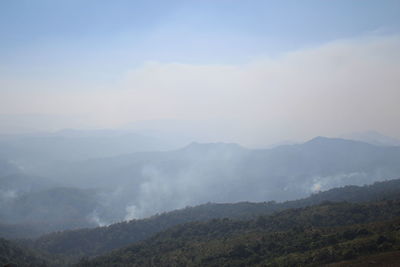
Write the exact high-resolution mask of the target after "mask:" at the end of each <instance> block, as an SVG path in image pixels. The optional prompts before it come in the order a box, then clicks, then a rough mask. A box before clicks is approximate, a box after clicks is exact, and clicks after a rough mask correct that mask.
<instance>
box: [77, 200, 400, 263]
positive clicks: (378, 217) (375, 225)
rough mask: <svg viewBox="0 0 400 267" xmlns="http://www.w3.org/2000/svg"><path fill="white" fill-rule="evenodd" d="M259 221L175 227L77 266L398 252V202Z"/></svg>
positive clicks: (321, 259)
mask: <svg viewBox="0 0 400 267" xmlns="http://www.w3.org/2000/svg"><path fill="white" fill-rule="evenodd" d="M261 218H262V217H260V218H258V219H253V220H248V221H237V220H230V219H215V220H211V221H209V222H192V223H187V224H183V225H178V226H175V227H173V228H171V229H169V230H167V231H164V232H162V233H159V234H157V235H155V236H154V237H152V238H150V239H148V240H146V241H143V242H141V243H138V244H136V245H132V246H129V247H127V248H124V249H120V250H117V251H115V252H113V253H111V254H109V255H106V256H102V257H98V258H96V259H94V260H89V261H88V260H86V261H84V262H81V263H80V264H78V266H157V265H158V263H162V265H163V266H251V265H259V266H304V265H311V266H320V265H322V264H326V263H330V262H337V261H342V260H347V259H352V258H355V257H356V256H359V255H368V254H372V253H381V252H385V251H392V250H396V249H400V226H399V225H400V201H392V202H390V201H383V202H377V203H368V204H351V203H335V204H333V203H326V204H323V205H319V206H314V207H309V208H302V209H290V210H286V211H283V212H279V213H277V214H275V215H273V216H266V217H264V218H263V219H261ZM260 222H262V223H260Z"/></svg>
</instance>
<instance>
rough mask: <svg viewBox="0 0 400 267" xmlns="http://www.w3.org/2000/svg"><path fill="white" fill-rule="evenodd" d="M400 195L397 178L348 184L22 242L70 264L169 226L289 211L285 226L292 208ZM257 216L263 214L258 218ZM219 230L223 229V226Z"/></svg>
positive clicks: (332, 219) (243, 219) (301, 224)
mask: <svg viewBox="0 0 400 267" xmlns="http://www.w3.org/2000/svg"><path fill="white" fill-rule="evenodd" d="M399 192H400V180H392V181H386V182H379V183H375V184H373V185H369V186H363V187H358V186H346V187H343V188H337V189H332V190H329V191H326V192H321V193H319V194H315V195H312V196H310V197H308V198H305V199H301V200H297V201H288V202H284V203H276V202H266V203H248V202H243V203H236V204H211V203H209V204H205V205H200V206H196V207H188V208H185V209H182V210H177V211H173V212H168V213H164V214H160V215H156V216H154V217H151V218H148V219H144V220H133V221H130V222H122V223H117V224H113V225H110V226H108V227H99V228H95V229H81V230H74V231H64V232H56V233H52V234H49V235H45V236H43V237H41V238H39V239H37V240H35V241H32V242H26V243H25V244H29V245H30V246H31V247H32V248H35V249H40V250H41V251H43V252H45V253H47V254H49V255H53V256H56V257H59V258H62V259H64V260H66V261H67V262H74V261H76V260H78V259H80V258H82V257H93V256H97V255H101V254H104V253H107V252H110V251H111V250H113V249H117V248H121V247H124V246H127V245H130V244H133V243H136V242H139V241H142V240H145V239H148V238H150V237H151V236H153V235H154V234H156V233H159V232H162V231H165V230H166V229H168V228H170V227H173V226H176V225H180V224H185V223H189V222H207V221H210V220H213V219H218V218H219V219H223V218H228V219H229V220H226V219H224V221H223V222H224V223H226V222H234V223H240V222H244V223H248V222H249V221H250V222H251V221H256V222H257V223H258V224H260V223H262V221H265V220H267V219H268V218H269V217H268V216H267V215H271V214H273V213H276V212H279V211H283V212H282V213H280V215H279V216H280V217H279V218H280V219H281V218H282V216H284V214H285V212H289V213H287V214H288V215H287V216H289V217H288V218H287V219H286V223H288V222H290V220H289V219H291V217H290V216H292V217H293V216H295V215H296V213H295V211H298V210H296V209H294V210H289V211H285V210H287V209H290V208H301V207H307V206H312V205H317V204H320V203H322V202H326V201H347V202H353V203H356V202H366V201H382V200H395V199H396V198H398V197H399V196H400V194H399ZM347 205H350V204H346V203H344V204H343V203H342V204H340V205H339V204H338V206H335V207H336V209H339V210H340V209H344V208H346V207H347ZM328 206H329V205H328ZM260 215H262V216H261V217H260ZM309 215H310V216H313V218H314V222H313V223H314V224H316V223H317V222H318V221H321V222H322V221H324V220H328V221H329V222H332V224H331V225H330V226H332V227H336V226H338V225H344V224H354V223H365V222H366V221H368V220H369V218H370V219H371V220H376V214H369V213H366V214H364V215H359V216H360V218H359V219H360V220H358V221H357V222H353V221H350V222H347V223H345V222H341V221H339V222H338V221H337V220H340V219H341V218H340V217H339V215H337V216H336V215H335V213H331V214H330V217H327V214H319V215H318V214H315V215H313V214H309ZM386 215H390V216H388V217H387V218H392V217H395V215H393V214H391V210H388V211H387V214H386ZM335 216H336V217H337V218H336V217H335ZM303 217H304V216H303ZM275 218H277V217H275ZM304 218H305V217H304ZM374 218H375V219H374ZM280 219H279V220H278V219H276V220H275V221H274V224H276V225H277V226H279V225H282V223H284V222H285V220H284V221H281V220H280ZM381 219H382V218H381ZM296 221H297V222H298V223H297V224H293V225H292V226H293V227H294V226H296V227H300V228H301V229H304V228H307V227H309V226H310V225H309V224H307V221H303V222H302V221H299V218H297V219H296ZM216 222H218V220H217V221H214V223H216ZM292 226H290V225H288V227H287V229H291V227H292ZM326 226H327V225H326ZM222 227H223V228H224V227H225V226H222ZM275 230H276V229H275Z"/></svg>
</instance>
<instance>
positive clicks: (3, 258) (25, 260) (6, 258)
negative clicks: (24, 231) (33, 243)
mask: <svg viewBox="0 0 400 267" xmlns="http://www.w3.org/2000/svg"><path fill="white" fill-rule="evenodd" d="M0 265H1V266H10V267H13V266H21V267H46V266H48V265H47V263H46V261H45V260H44V259H41V258H40V257H38V256H37V255H36V254H35V253H34V252H32V251H30V250H27V249H25V248H21V247H20V246H18V245H16V244H14V243H12V242H10V241H8V240H5V239H2V238H0Z"/></svg>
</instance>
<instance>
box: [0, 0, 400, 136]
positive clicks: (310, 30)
mask: <svg viewBox="0 0 400 267" xmlns="http://www.w3.org/2000/svg"><path fill="white" fill-rule="evenodd" d="M399 10H400V1H389V0H382V1H375V0H374V1H373V0H362V1H361V0H358V1H354V0H335V1H327V0H326V1H325V0H319V1H317V0H305V1H290V0H288V1H267V0H264V1H253V0H246V1H239V0H201V1H200V0H198V1H194V0H193V1H175V0H171V1H125V0H116V1H101V0H98V1H94V0H92V1H91V0H79V1H78V0H68V1H67V0H64V1H62V0H58V1H55V0H36V1H33V0H25V1H23V0H2V1H0V98H1V99H0V102H1V103H0V104H1V105H0V117H1V116H17V115H21V114H23V115H24V116H25V117H26V115H29V114H38V115H40V116H43V115H49V116H67V117H68V118H69V121H70V117H79V119H80V120H81V119H82V118H84V117H85V118H86V117H90V118H91V123H89V120H88V121H87V123H83V124H82V125H84V126H85V125H86V126H89V125H91V126H93V125H95V126H96V127H114V126H117V125H123V124H124V123H129V122H130V121H135V120H148V119H164V118H168V119H185V120H187V119H232V120H233V121H240V123H239V125H240V126H243V128H245V129H248V130H247V132H249V131H250V132H251V131H254V129H255V128H254V125H256V124H257V125H259V124H260V123H255V122H254V125H253V126H251V123H250V126H249V125H248V124H249V121H250V122H251V121H252V120H253V118H254V117H255V116H256V115H257V114H259V113H260V112H261V113H262V112H267V110H265V106H266V105H265V104H263V103H270V106H271V107H272V106H273V107H275V108H276V109H275V110H277V109H279V107H285V109H282V110H281V111H279V112H274V117H273V118H272V117H268V118H267V119H265V123H264V124H263V125H265V129H264V130H263V131H259V132H261V133H262V134H264V133H265V132H266V131H267V128H268V129H269V128H271V127H275V128H279V129H282V130H281V131H279V132H276V133H275V135H274V136H278V135H282V133H283V132H287V133H289V132H293V131H294V130H296V131H297V130H298V132H301V131H302V130H304V129H305V128H307V123H309V121H308V120H306V119H304V121H303V124H301V125H300V124H299V125H298V127H299V128H298V129H297V128H293V129H292V128H290V127H292V126H290V127H288V125H292V124H293V123H291V122H292V121H293V120H294V119H299V118H297V116H299V115H298V114H302V115H301V116H302V118H306V117H307V116H315V118H314V117H313V118H312V119H313V120H315V121H319V120H322V116H320V117H317V116H316V115H311V114H310V113H309V111H307V110H306V109H302V111H301V112H299V111H297V110H296V111H292V113H287V110H292V109H293V108H294V106H296V105H299V106H311V107H312V108H313V109H314V110H315V114H322V115H323V116H325V117H328V118H329V117H331V119H332V120H333V121H337V123H339V124H341V121H340V118H339V117H335V116H338V115H335V114H336V113H337V112H335V111H334V110H333V108H332V110H324V107H326V106H330V102H329V103H326V104H325V105H324V106H322V105H321V104H320V103H325V101H327V100H326V99H325V98H323V96H324V95H329V94H334V93H333V92H334V91H336V88H338V87H337V85H338V84H339V85H340V86H339V89H340V88H341V90H339V92H341V93H338V95H337V96H335V97H336V101H339V100H338V99H340V96H341V95H340V94H342V95H344V94H347V93H345V92H347V91H346V90H347V87H346V86H347V85H346V84H353V85H357V86H360V87H363V88H369V89H368V90H369V91H368V94H367V96H368V97H369V98H368V99H369V102H367V103H368V104H369V105H375V104H377V103H375V102H373V101H376V99H377V94H378V91H379V90H380V92H381V93H382V90H385V89H382V88H378V87H379V86H376V87H371V86H372V84H388V86H387V88H388V89H387V91H388V92H387V95H388V96H389V97H388V99H386V100H385V101H386V102H385V101H383V100H382V101H380V102H379V103H381V105H383V106H384V107H391V105H392V103H389V102H390V99H393V98H395V97H397V96H398V95H396V92H397V91H398V90H396V89H395V88H397V87H396V83H397V80H396V78H395V77H396V76H397V74H398V73H397V72H396V70H397V67H398V66H397V65H396V64H397V63H396V60H397V58H398V57H399V52H398V51H400V49H399V48H400V47H398V45H399V43H400V42H399V33H400V18H399V16H398V12H399ZM303 68H304V69H307V70H309V72H308V73H304V74H303V76H302V77H299V75H298V73H299V72H302V71H303ZM375 68H376V69H375ZM344 69H346V70H347V71H348V72H347V73H344V71H343V70H344ZM323 71H325V72H323ZM348 73H355V74H354V75H353V76H351V75H348ZM377 73H378V74H377ZM238 77H239V78H238ZM320 77H325V80H321V81H320V80H319V78H320ZM331 77H336V80H334V79H333V78H331ZM360 77H367V78H366V79H365V81H364V84H361V83H359V82H360V80H364V78H363V79H361V78H360ZM287 80H289V81H292V80H293V81H295V82H296V84H288V81H287ZM205 81H208V82H205ZM232 81H235V82H232ZM324 83H325V84H326V86H325V85H324V86H322V85H321V84H324ZM199 84H201V86H199ZM239 85H241V86H242V87H241V88H239ZM297 85H298V86H297ZM251 86H252V87H251ZM289 86H290V88H289ZM335 86H336V87H335ZM296 87H298V89H297V88H296ZM322 87H324V89H318V90H317V89H316V90H314V91H312V89H307V88H322ZM325 87H326V88H325ZM232 88H235V89H232ZM378 89H379V90H378ZM249 90H250V91H249ZM324 90H325V91H324ZM115 91H117V93H115ZM249 92H250V93H249ZM282 92H285V93H282ZM298 92H300V93H298ZM321 92H322V93H321ZM353 93H354V94H353V95H351V94H350V95H349V96H348V99H350V100H351V101H347V102H348V103H347V105H348V107H347V108H344V110H345V111H346V112H349V113H350V112H352V109H354V106H357V105H358V107H359V108H358V109H357V108H356V110H358V113H357V112H356V113H355V114H358V115H357V116H359V117H357V116H355V115H354V116H346V115H347V114H342V115H344V116H345V117H349V118H352V119H351V120H350V119H349V120H348V121H347V122H346V123H345V124H343V125H336V124H334V123H332V127H334V126H337V129H338V130H337V132H340V131H342V132H346V131H353V130H354V131H358V130H369V129H375V130H380V131H383V132H385V133H389V134H392V135H395V136H400V129H398V128H394V127H390V124H393V121H392V120H394V119H396V118H395V117H391V118H390V119H388V114H391V113H393V110H394V109H395V108H394V107H393V108H392V109H390V110H389V109H387V110H386V109H385V110H384V111H382V112H383V113H381V114H378V116H376V118H375V119H376V123H374V122H370V123H371V124H370V125H368V121H370V120H369V118H366V117H363V118H362V117H361V116H362V114H365V112H364V108H365V107H364V106H363V104H360V103H359V101H358V99H359V95H357V94H359V92H357V91H356V90H355V91H354V92H353ZM364 93H365V92H364ZM293 94H294V95H297V98H296V99H302V100H301V101H308V100H306V99H311V100H312V99H314V100H313V101H315V102H310V103H305V102H301V101H300V100H296V101H297V102H296V103H297V104H296V103H294V102H293V101H292V102H290V103H289V102H287V99H291V98H293V96H292V95H293ZM306 96H307V97H308V96H309V97H308V98H307V97H306ZM202 97H204V99H203V101H204V103H203V102H201V98H202ZM199 99H200V100H199ZM207 99H215V101H214V102H212V101H211V103H209V102H208V100H207ZM243 99H251V100H252V101H250V100H249V101H247V102H248V103H247V104H246V105H244V104H243V105H242V106H241V104H238V103H242V102H243V101H242V100H243ZM258 99H263V100H265V101H264V102H261V101H260V103H257V101H258ZM128 100H129V101H128ZM387 101H389V102H387ZM244 102H246V101H244ZM199 103H203V105H200V104H199ZM299 103H302V104H299ZM332 103H333V104H338V103H337V102H334V101H333V102H332ZM333 104H332V107H333V106H334V105H333ZM207 105H211V106H212V107H214V109H213V108H209V107H208V106H207ZM205 106H206V107H205ZM149 107H156V108H153V109H150V108H149ZM248 110H252V112H250V113H248ZM269 111H270V110H269ZM396 111H397V110H396ZM385 112H386V113H385ZM399 113H400V112H399ZM271 116H272V115H271ZM371 116H372V115H371ZM28 117H29V118H31V117H30V116H28ZM12 118H14V117H12ZM93 118H94V119H93ZM0 119H1V118H0ZM300 119H301V118H300ZM7 120H8V121H9V120H10V119H9V118H8V119H7ZM357 120H360V121H363V122H364V123H363V124H360V125H357V124H355V123H354V121H357ZM93 121H95V123H93ZM282 121H283V122H284V123H281V122H282ZM382 121H383V122H384V124H383V123H382ZM21 123H23V122H21ZM79 125H81V124H79ZM57 127H58V128H62V127H72V126H71V125H70V124H65V125H63V124H57ZM57 127H56V126H54V127H53V128H51V127H50V128H51V129H55V128H57ZM246 127H247V128H246ZM3 128H4V127H3ZM0 130H1V129H0ZM334 132H335V131H332V129H331V126H330V125H328V124H327V125H326V127H322V128H318V129H314V130H313V131H309V132H307V131H305V130H304V133H303V134H300V135H299V136H302V137H303V136H304V137H306V136H307V137H308V136H311V135H314V134H315V135H322V134H334ZM335 134H336V132H335ZM271 136H272V135H271ZM251 138H253V137H251V136H250V137H249V139H251ZM254 138H255V137H254ZM271 138H272V137H271ZM284 138H291V136H290V134H286V135H284Z"/></svg>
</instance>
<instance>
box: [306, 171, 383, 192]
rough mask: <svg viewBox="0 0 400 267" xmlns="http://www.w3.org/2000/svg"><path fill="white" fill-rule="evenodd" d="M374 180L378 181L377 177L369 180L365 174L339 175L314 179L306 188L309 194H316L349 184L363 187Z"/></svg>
mask: <svg viewBox="0 0 400 267" xmlns="http://www.w3.org/2000/svg"><path fill="white" fill-rule="evenodd" d="M376 179H379V177H374V178H371V177H370V176H369V175H368V174H367V173H365V172H351V173H339V174H336V175H329V176H318V177H314V178H313V179H312V182H311V183H312V184H311V186H310V187H308V188H309V192H311V193H317V192H320V191H326V190H329V189H332V188H335V187H341V186H344V185H349V184H351V185H365V184H367V183H369V182H374V181H376Z"/></svg>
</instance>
